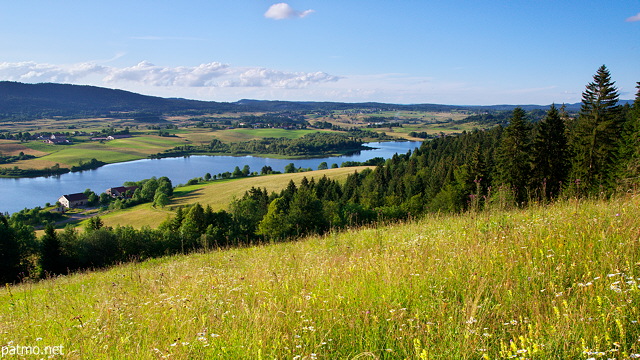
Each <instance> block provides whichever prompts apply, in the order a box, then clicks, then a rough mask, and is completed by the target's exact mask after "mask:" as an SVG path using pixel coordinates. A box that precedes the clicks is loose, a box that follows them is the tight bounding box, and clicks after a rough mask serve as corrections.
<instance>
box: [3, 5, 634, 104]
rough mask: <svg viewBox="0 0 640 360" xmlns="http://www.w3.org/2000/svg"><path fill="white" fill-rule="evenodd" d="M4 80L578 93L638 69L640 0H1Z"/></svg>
mask: <svg viewBox="0 0 640 360" xmlns="http://www.w3.org/2000/svg"><path fill="white" fill-rule="evenodd" d="M0 49H2V50H1V51H0V80H10V81H19V82H26V83H39V82H57V83H70V84H82V85H95V86H102V87H108V88H115V89H123V90H128V91H134V92H138V93H142V94H145V95H155V96H162V97H180V98H188V99H198V100H210V101H237V100H240V99H258V100H291V101H339V102H366V101H376V102H387V103H398V104H417V103H435V104H451V105H495V104H521V105H524V104H539V105H546V104H551V103H557V104H561V103H576V102H580V100H581V93H582V92H583V91H584V89H585V86H586V85H587V84H588V83H589V82H590V81H592V80H593V75H594V74H595V72H596V71H597V69H598V68H599V67H600V66H601V65H603V64H604V65H606V66H607V68H608V69H609V70H610V72H611V76H612V79H613V80H614V81H615V82H616V86H617V87H618V89H619V91H620V94H621V96H620V97H621V99H633V98H634V97H635V93H636V89H635V86H636V82H638V81H640V1H639V0H634V1H631V0H615V1H610V0H606V1H604V0H562V1H557V0H553V1H552V0H537V1H531V0H529V1H524V0H491V1H488V0H474V1H455V0H398V1H388V0H386V1H381V0H367V1H363V0H354V1H345V0H289V1H287V2H278V1H268V0H208V1H206V0H184V1H175V0H174V1H169V0H133V1H132V0H126V1H122V0H110V1H100V2H98V1H77V0H73V1H71V0H56V1H51V0H19V1H8V0H6V1H5V0H0Z"/></svg>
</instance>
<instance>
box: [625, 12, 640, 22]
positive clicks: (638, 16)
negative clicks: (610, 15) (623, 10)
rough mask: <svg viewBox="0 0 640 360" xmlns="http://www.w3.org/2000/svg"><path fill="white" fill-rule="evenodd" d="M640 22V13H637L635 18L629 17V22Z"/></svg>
mask: <svg viewBox="0 0 640 360" xmlns="http://www.w3.org/2000/svg"><path fill="white" fill-rule="evenodd" d="M634 21H640V13H637V14H636V15H634V16H631V17H628V18H627V22H634Z"/></svg>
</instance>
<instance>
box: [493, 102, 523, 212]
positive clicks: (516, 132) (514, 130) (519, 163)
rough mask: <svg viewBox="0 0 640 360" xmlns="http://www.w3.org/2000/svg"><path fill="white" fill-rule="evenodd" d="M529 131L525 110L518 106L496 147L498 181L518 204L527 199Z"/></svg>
mask: <svg viewBox="0 0 640 360" xmlns="http://www.w3.org/2000/svg"><path fill="white" fill-rule="evenodd" d="M530 133H531V127H530V125H529V123H528V121H527V119H526V113H525V111H524V110H523V109H522V108H520V107H517V108H515V109H514V110H513V114H512V115H511V119H510V121H509V125H508V126H507V127H506V128H505V130H504V135H503V137H502V141H501V143H500V147H499V148H498V156H497V164H496V167H497V170H498V183H499V184H502V185H505V186H507V187H509V188H510V189H511V190H512V191H513V194H514V197H515V200H516V201H517V202H518V204H521V203H523V202H524V201H525V200H526V199H527V186H528V184H529V182H530V178H531V158H530V153H529V150H530V148H531V144H530Z"/></svg>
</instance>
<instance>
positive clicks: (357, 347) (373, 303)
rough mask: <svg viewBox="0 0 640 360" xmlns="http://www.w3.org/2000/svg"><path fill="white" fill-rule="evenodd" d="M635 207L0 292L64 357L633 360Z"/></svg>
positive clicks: (313, 242)
mask: <svg viewBox="0 0 640 360" xmlns="http://www.w3.org/2000/svg"><path fill="white" fill-rule="evenodd" d="M639 240H640V198H639V197H638V196H631V195H629V196H627V197H624V198H619V199H616V200H611V201H602V200H589V201H572V200H569V201H564V202H560V203H558V204H554V205H550V206H532V207H530V208H529V209H526V210H498V209H495V210H493V211H488V212H481V213H467V214H462V215H433V216H429V217H426V218H423V219H419V220H415V221H412V222H409V223H404V224H391V225H386V226H380V227H378V228H361V229H353V230H349V231H346V232H343V233H330V234H327V235H325V236H321V237H310V238H305V239H300V240H299V241H295V242H289V243H277V244H263V245H256V246H252V247H247V248H235V249H212V250H211V251H210V252H207V253H200V254H193V255H188V256H173V257H166V258H161V259H155V260H150V261H146V262H142V263H131V264H125V265H122V266H117V267H114V268H111V269H109V270H105V271H97V272H88V273H80V274H75V275H70V276H62V277H58V278H54V279H49V280H46V281H42V282H39V283H25V284H21V285H16V286H7V287H6V288H4V289H1V290H0V304H1V305H0V306H2V308H1V310H0V343H2V344H3V345H5V344H13V345H15V344H19V345H23V346H36V345H37V346H58V345H62V346H64V348H63V349H64V358H69V359H131V358H135V359H158V358H170V359H369V358H370V359H482V358H484V359H507V358H512V359H629V358H638V357H640V342H639V341H638V340H639V336H640V324H638V321H639V320H640V308H639V307H638V304H639V303H640V289H639V287H638V284H639V283H640V252H639V249H640V242H639Z"/></svg>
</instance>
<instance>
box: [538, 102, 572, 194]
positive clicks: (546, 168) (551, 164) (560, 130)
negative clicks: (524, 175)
mask: <svg viewBox="0 0 640 360" xmlns="http://www.w3.org/2000/svg"><path fill="white" fill-rule="evenodd" d="M567 154H568V153H567V136H566V134H565V124H564V121H563V119H562V117H561V115H560V112H558V109H556V107H555V105H551V108H550V109H549V111H548V112H547V115H546V116H545V117H544V119H542V121H540V122H539V123H538V126H537V132H536V135H535V138H534V140H533V145H532V167H533V169H532V170H533V186H536V187H538V188H540V189H542V191H543V192H544V193H543V194H542V195H543V196H544V197H545V198H553V197H556V196H558V194H559V193H560V189H561V188H562V184H563V182H565V181H566V177H567V174H568V172H569V164H568V155H567Z"/></svg>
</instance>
